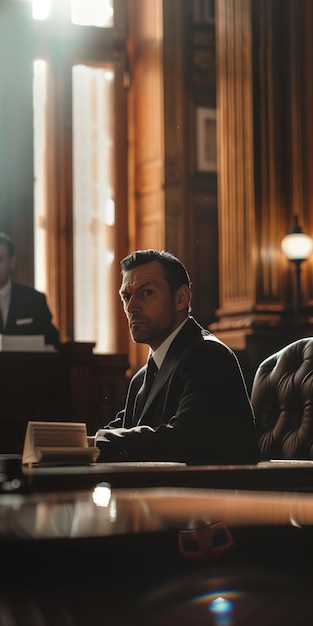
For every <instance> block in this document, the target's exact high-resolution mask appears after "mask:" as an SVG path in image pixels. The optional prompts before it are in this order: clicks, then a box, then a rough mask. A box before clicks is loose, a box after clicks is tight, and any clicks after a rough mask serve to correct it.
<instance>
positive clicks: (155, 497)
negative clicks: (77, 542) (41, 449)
mask: <svg viewBox="0 0 313 626" xmlns="http://www.w3.org/2000/svg"><path fill="white" fill-rule="evenodd" d="M221 520H222V521H223V522H224V523H225V524H227V525H228V526H229V527H236V526H248V525H249V526H254V525H263V526H264V525H265V526H266V525H274V526H275V525H287V526H288V525H291V526H295V527H299V528H301V527H302V526H310V525H312V524H313V494H307V493H304V494H303V493H294V492H291V493H281V492H277V493H275V492H253V491H239V490H212V489H183V488H181V489H180V488H175V489H171V488H160V489H157V488H154V489H121V490H112V489H111V487H110V485H109V484H108V483H106V482H102V483H99V484H98V485H96V487H95V488H93V489H91V490H86V491H76V492H65V493H63V492H61V493H60V492H59V493H44V494H31V495H21V494H7V495H1V496H0V538H1V537H2V538H4V537H20V538H35V539H36V538H52V537H99V536H109V535H115V534H126V533H139V532H146V531H159V530H160V531H161V530H168V529H175V528H176V529H181V528H197V527H199V526H200V525H203V524H205V525H210V524H214V523H216V522H219V521H221Z"/></svg>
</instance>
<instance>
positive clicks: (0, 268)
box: [0, 244, 15, 289]
mask: <svg viewBox="0 0 313 626" xmlns="http://www.w3.org/2000/svg"><path fill="white" fill-rule="evenodd" d="M14 265H15V257H11V258H10V257H9V254H8V249H7V247H6V245H5V244H0V289H1V288H2V287H4V285H6V284H7V282H8V280H9V278H10V276H11V273H12V271H13V269H14Z"/></svg>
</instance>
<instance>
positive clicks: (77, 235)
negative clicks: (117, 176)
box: [73, 65, 115, 352]
mask: <svg viewBox="0 0 313 626" xmlns="http://www.w3.org/2000/svg"><path fill="white" fill-rule="evenodd" d="M113 89H114V71H113V69H111V68H110V67H103V68H94V67H87V66H84V65H77V66H75V67H74V68H73V139H74V143H73V148H74V150H73V173H74V202H73V220H74V319H75V339H76V340H77V341H82V340H84V341H92V340H93V339H94V338H95V337H96V338H97V349H98V350H99V351H100V352H107V351H113V350H114V343H113V340H114V334H115V333H114V330H115V329H114V320H115V310H114V301H113V299H112V298H110V295H111V294H112V293H114V260H115V250H114V228H115V199H114V158H113V149H114V132H113V105H114V91H113ZM108 321H109V323H108Z"/></svg>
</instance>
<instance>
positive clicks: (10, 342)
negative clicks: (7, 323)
mask: <svg viewBox="0 0 313 626" xmlns="http://www.w3.org/2000/svg"><path fill="white" fill-rule="evenodd" d="M45 349H46V345H45V338H44V336H43V335H0V351H2V352H44V351H45Z"/></svg>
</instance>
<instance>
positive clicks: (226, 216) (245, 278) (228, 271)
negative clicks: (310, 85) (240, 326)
mask: <svg viewBox="0 0 313 626" xmlns="http://www.w3.org/2000/svg"><path fill="white" fill-rule="evenodd" d="M216 20H217V21H216V28H217V66H218V83H217V111H218V118H217V119H218V121H217V125H218V132H217V136H218V160H219V167H218V171H219V178H218V197H219V233H220V237H219V244H220V310H219V312H218V314H219V315H220V316H227V315H228V314H230V315H232V314H234V313H235V314H240V315H243V316H245V315H246V314H247V313H249V312H251V309H252V307H253V304H254V300H255V280H254V271H253V267H254V258H253V254H252V251H253V241H254V192H253V117H252V111H253V108H252V85H251V27H250V11H249V0H247V1H244V0H243V1H242V2H240V3H238V2H233V1H229V0H220V2H219V3H218V4H217V18H216ZM243 111H244V115H243ZM251 270H252V271H251Z"/></svg>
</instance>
